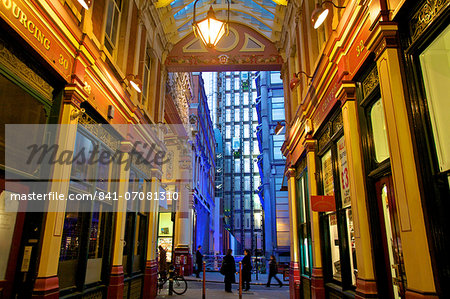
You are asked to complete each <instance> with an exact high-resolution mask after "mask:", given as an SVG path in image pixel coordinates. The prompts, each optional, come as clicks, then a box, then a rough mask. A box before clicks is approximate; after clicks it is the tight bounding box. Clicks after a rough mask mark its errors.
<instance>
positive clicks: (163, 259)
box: [158, 245, 167, 279]
mask: <svg viewBox="0 0 450 299" xmlns="http://www.w3.org/2000/svg"><path fill="white" fill-rule="evenodd" d="M158 251H159V261H158V262H159V275H160V277H161V278H163V279H164V278H166V271H167V253H166V251H165V250H164V248H163V247H162V246H161V245H159V247H158Z"/></svg>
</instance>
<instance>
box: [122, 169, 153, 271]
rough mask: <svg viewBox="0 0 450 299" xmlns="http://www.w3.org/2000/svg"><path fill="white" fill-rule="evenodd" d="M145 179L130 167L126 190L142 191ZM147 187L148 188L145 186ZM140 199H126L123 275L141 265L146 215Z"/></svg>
mask: <svg viewBox="0 0 450 299" xmlns="http://www.w3.org/2000/svg"><path fill="white" fill-rule="evenodd" d="M145 185H146V181H145V180H144V175H143V174H141V173H140V172H139V171H137V170H136V169H134V168H132V169H130V177H129V182H128V192H130V194H133V192H139V193H142V192H144V188H145ZM147 189H148V188H147ZM141 204H142V202H141V201H138V200H129V201H127V214H126V222H125V246H124V248H123V260H122V265H123V270H124V274H125V275H129V274H131V273H136V272H140V271H141V270H142V267H143V262H144V261H143V256H144V251H143V250H144V248H143V246H144V244H145V239H146V238H145V234H144V233H143V231H145V230H146V220H147V218H146V215H145V214H143V213H141V212H140V211H141V207H140V205H141Z"/></svg>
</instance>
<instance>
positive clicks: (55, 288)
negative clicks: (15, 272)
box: [32, 276, 59, 299]
mask: <svg viewBox="0 0 450 299" xmlns="http://www.w3.org/2000/svg"><path fill="white" fill-rule="evenodd" d="M32 297H33V298H36V299H41V298H42V299H44V298H45V299H57V298H59V279H58V276H52V277H42V278H39V277H38V278H37V279H36V282H35V283H34V290H33V295H32Z"/></svg>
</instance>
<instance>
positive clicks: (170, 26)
mask: <svg viewBox="0 0 450 299" xmlns="http://www.w3.org/2000/svg"><path fill="white" fill-rule="evenodd" d="M194 2H195V0H175V1H170V0H158V1H156V3H155V6H156V8H157V10H158V14H159V18H160V20H161V22H162V24H163V28H164V32H165V34H166V37H167V38H168V40H169V42H170V43H172V44H176V43H177V42H178V41H180V40H181V39H182V38H183V37H185V36H186V35H188V34H189V33H191V32H192V17H193V10H194ZM227 3H228V2H227V1H226V0H199V1H198V2H197V8H196V20H201V19H203V18H205V17H206V12H207V11H208V9H209V7H210V6H211V5H212V6H213V8H214V11H215V13H216V17H217V18H219V19H221V20H226V18H227V7H228V5H227ZM230 3H231V4H230V22H235V23H241V24H244V25H246V26H249V27H251V28H253V29H254V30H256V31H257V32H259V33H260V34H262V35H263V36H265V37H266V38H267V39H268V40H270V41H272V42H274V43H275V42H276V41H278V40H279V39H280V34H281V27H282V24H283V18H284V11H285V6H284V5H286V3H287V0H274V1H272V0H256V1H249V0H241V1H238V0H230Z"/></svg>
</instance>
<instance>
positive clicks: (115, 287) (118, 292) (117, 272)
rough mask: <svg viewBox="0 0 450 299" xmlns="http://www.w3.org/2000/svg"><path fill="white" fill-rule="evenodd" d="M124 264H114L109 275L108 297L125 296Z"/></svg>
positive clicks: (111, 298) (109, 298) (110, 298)
mask: <svg viewBox="0 0 450 299" xmlns="http://www.w3.org/2000/svg"><path fill="white" fill-rule="evenodd" d="M123 278H124V275H123V266H122V265H117V266H112V268H111V274H110V276H109V285H108V299H113V298H123Z"/></svg>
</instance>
